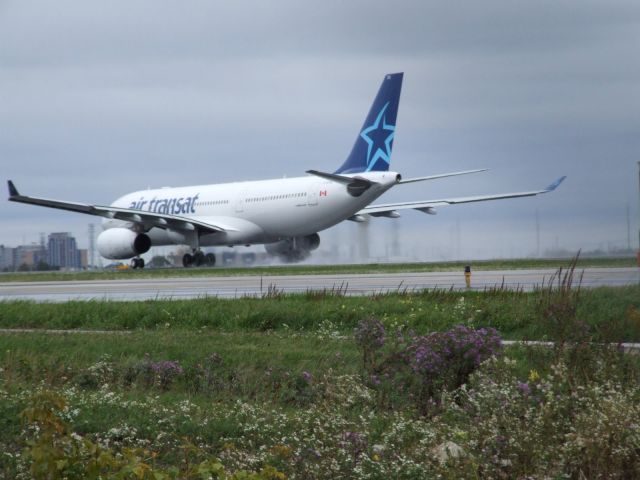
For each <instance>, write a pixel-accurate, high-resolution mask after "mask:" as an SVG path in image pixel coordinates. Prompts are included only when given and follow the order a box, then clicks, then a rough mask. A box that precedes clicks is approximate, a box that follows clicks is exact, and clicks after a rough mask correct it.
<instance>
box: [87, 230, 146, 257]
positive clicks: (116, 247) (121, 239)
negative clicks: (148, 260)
mask: <svg viewBox="0 0 640 480" xmlns="http://www.w3.org/2000/svg"><path fill="white" fill-rule="evenodd" d="M96 245H97V247H98V252H100V255H102V256H103V257H104V258H110V259H112V260H122V259H125V258H131V257H136V256H138V255H141V254H143V253H145V252H148V251H149V249H150V248H151V239H150V238H149V236H148V235H147V234H145V233H136V232H134V231H132V230H129V229H127V228H110V229H108V230H105V231H104V232H102V233H101V234H100V235H98V240H97V242H96Z"/></svg>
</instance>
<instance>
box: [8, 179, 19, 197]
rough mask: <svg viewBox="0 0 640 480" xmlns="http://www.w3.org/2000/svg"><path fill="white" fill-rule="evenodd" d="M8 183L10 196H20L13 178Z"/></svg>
mask: <svg viewBox="0 0 640 480" xmlns="http://www.w3.org/2000/svg"><path fill="white" fill-rule="evenodd" d="M7 185H9V198H11V197H18V196H20V194H19V193H18V189H17V188H16V186H15V185H14V184H13V182H12V181H11V180H8V181H7Z"/></svg>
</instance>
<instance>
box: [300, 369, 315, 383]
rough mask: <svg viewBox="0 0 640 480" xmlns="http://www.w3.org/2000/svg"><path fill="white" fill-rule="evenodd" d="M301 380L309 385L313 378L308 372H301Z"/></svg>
mask: <svg viewBox="0 0 640 480" xmlns="http://www.w3.org/2000/svg"><path fill="white" fill-rule="evenodd" d="M302 379H303V380H304V381H305V382H307V383H309V382H311V380H312V379H313V376H312V375H311V374H310V373H309V372H306V371H305V372H302Z"/></svg>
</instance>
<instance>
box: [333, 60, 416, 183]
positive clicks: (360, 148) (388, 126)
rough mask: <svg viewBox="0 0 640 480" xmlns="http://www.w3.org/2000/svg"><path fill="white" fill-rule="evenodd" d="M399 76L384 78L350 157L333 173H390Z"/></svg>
mask: <svg viewBox="0 0 640 480" xmlns="http://www.w3.org/2000/svg"><path fill="white" fill-rule="evenodd" d="M402 76H403V74H402V73H391V74H388V75H386V76H385V77H384V80H383V81H382V85H381V86H380V90H378V94H377V95H376V98H375V100H374V101H373V105H371V110H369V114H368V115H367V118H366V120H365V121H364V125H363V126H362V129H361V130H360V133H359V134H358V137H357V138H356V142H355V144H354V145H353V148H352V150H351V153H350V154H349V156H348V157H347V159H346V160H345V162H344V163H343V164H342V166H341V167H340V168H339V169H338V170H336V171H335V172H334V173H337V174H342V173H360V172H370V171H387V170H389V164H390V163H391V149H392V147H393V137H394V134H395V129H396V117H397V115H398V104H399V103H400V90H401V89H402Z"/></svg>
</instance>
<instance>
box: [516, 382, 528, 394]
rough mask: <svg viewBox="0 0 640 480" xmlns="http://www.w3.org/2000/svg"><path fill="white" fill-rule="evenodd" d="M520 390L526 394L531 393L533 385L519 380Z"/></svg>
mask: <svg viewBox="0 0 640 480" xmlns="http://www.w3.org/2000/svg"><path fill="white" fill-rule="evenodd" d="M518 390H520V393H522V394H523V395H525V396H526V395H529V394H530V393H531V387H529V384H528V383H527V382H518Z"/></svg>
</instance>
